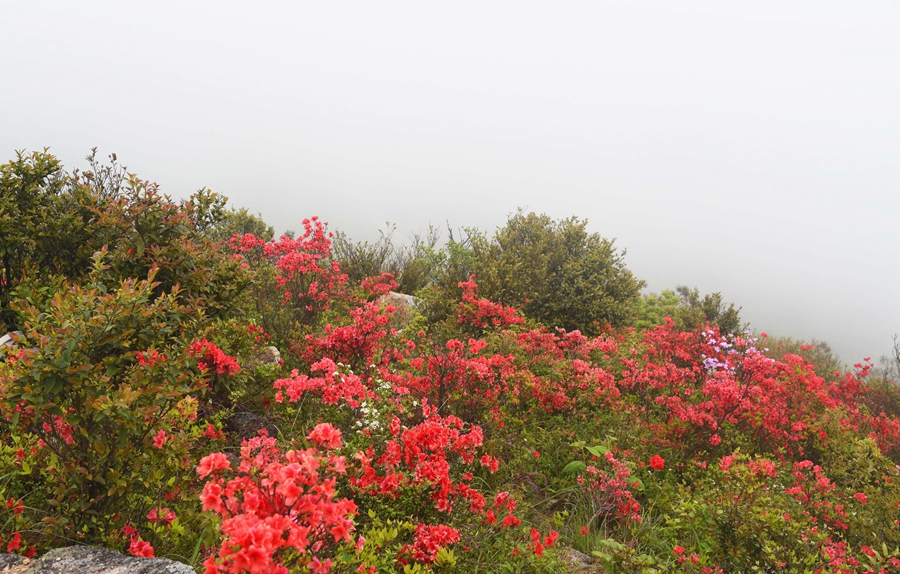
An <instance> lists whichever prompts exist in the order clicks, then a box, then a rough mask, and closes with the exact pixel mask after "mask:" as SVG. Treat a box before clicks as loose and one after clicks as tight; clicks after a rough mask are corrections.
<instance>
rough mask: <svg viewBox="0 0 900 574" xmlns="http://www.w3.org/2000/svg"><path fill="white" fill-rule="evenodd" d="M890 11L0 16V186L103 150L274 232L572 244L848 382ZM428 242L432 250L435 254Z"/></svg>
mask: <svg viewBox="0 0 900 574" xmlns="http://www.w3.org/2000/svg"><path fill="white" fill-rule="evenodd" d="M898 22H900V3H898V2H896V1H894V2H890V1H882V2H821V1H817V2H791V3H783V2H753V3H749V2H747V3H736V2H728V3H722V2H684V3H679V4H678V5H677V6H675V5H671V3H670V2H664V1H660V2H639V1H630V2H565V3H563V2H553V3H550V2H545V3H524V2H484V1H482V2H477V3H458V2H457V3H446V4H439V3H423V2H417V3H413V2H410V3H398V2H380V3H362V2H354V3H339V2H332V3H311V2H295V3H292V4H288V3H281V2H273V3H267V2H254V3H249V2H186V1H180V2H165V1H158V2H153V3H141V4H138V3H121V2H91V1H83V2H77V3H74V2H64V1H57V2H50V1H29V2H27V3H24V2H23V3H16V4H13V3H10V2H7V3H4V4H3V5H2V6H0V150H2V153H3V155H2V157H0V160H2V161H6V160H8V159H10V158H12V157H13V155H14V151H15V150H17V149H27V150H35V149H42V148H43V147H45V146H49V147H50V151H51V152H52V153H54V154H56V155H57V156H58V157H59V158H60V159H62V160H63V162H64V163H65V164H66V167H68V168H73V167H80V168H83V167H85V166H86V163H85V162H84V160H83V158H84V156H85V155H87V154H88V153H89V151H90V148H91V147H94V146H96V147H98V148H99V155H100V156H101V157H105V156H106V155H108V154H109V153H111V152H115V153H117V154H118V157H119V160H120V161H121V162H122V163H123V164H124V165H126V166H127V167H128V168H129V171H132V172H134V173H136V174H138V175H139V176H141V177H143V178H145V179H150V180H153V181H156V182H159V183H160V184H161V186H162V190H163V191H164V192H166V193H169V194H171V195H173V196H174V197H186V196H187V195H189V194H190V193H191V192H193V191H194V190H196V189H197V188H200V187H204V186H205V187H209V188H211V189H213V190H214V191H217V192H219V193H221V194H223V195H226V196H228V197H229V198H230V200H231V203H232V205H235V206H238V207H241V206H246V207H248V208H249V209H250V211H251V212H253V213H257V212H258V213H260V214H262V217H263V219H265V220H266V222H268V223H269V224H271V225H274V226H275V228H276V232H277V233H281V232H282V231H284V230H286V229H294V230H297V229H300V228H301V227H302V226H301V224H300V221H301V220H302V219H303V218H305V217H308V216H312V215H319V216H320V217H321V218H322V219H324V220H326V221H328V222H330V226H331V228H332V229H336V230H342V231H345V232H347V234H348V235H349V236H350V237H352V238H354V239H375V238H377V236H378V230H379V229H380V228H382V229H383V228H384V222H385V221H391V222H393V223H395V224H397V227H398V230H397V237H398V238H403V237H405V236H407V235H409V234H411V233H414V232H422V231H425V230H426V228H427V226H428V225H429V224H434V225H437V226H441V227H446V225H447V222H449V225H450V226H452V227H454V228H459V227H466V226H471V227H478V228H481V229H487V230H492V229H493V228H495V227H496V226H498V225H502V224H503V223H505V221H506V217H507V215H508V214H509V213H510V212H513V211H515V209H516V208H517V207H520V206H521V207H524V208H526V209H527V210H529V211H535V212H538V213H546V214H548V215H550V216H552V217H554V218H563V217H567V216H570V215H578V216H579V217H582V218H586V219H588V220H589V222H590V223H589V226H588V228H589V230H590V231H596V232H599V233H600V234H602V235H603V236H605V237H609V238H616V240H617V242H616V244H617V245H618V246H619V247H620V248H626V249H627V256H626V262H627V264H628V267H629V268H630V269H631V270H632V271H633V272H634V273H635V274H636V275H637V276H638V277H639V278H642V279H644V280H646V281H647V284H648V288H647V290H646V291H647V292H657V293H658V292H660V291H662V290H663V289H667V288H674V287H675V286H676V285H678V284H686V285H689V286H697V287H699V289H700V291H701V292H702V293H709V292H714V291H719V292H721V293H722V294H723V296H724V298H725V300H726V301H733V302H735V303H736V304H737V305H739V306H742V307H743V309H742V311H741V316H742V319H743V320H745V321H750V323H751V327H753V328H755V329H758V330H766V331H768V332H769V333H771V334H775V335H783V336H792V337H795V338H803V339H813V338H816V339H819V340H825V341H827V342H828V343H830V344H831V346H832V348H833V349H834V351H835V352H836V353H837V354H838V355H839V356H840V357H841V359H842V360H843V361H845V362H848V363H851V364H852V363H854V362H857V361H860V360H861V359H862V358H863V357H866V356H871V357H872V358H873V359H875V360H877V358H878V357H879V356H880V355H882V354H887V353H888V352H889V350H890V348H891V335H893V334H894V333H897V332H900V288H898V286H900V226H898V224H900V110H898V102H900V40H898V39H900V25H898ZM444 237H445V238H446V237H447V233H446V231H445V232H444Z"/></svg>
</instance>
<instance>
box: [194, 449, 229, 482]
mask: <svg viewBox="0 0 900 574" xmlns="http://www.w3.org/2000/svg"><path fill="white" fill-rule="evenodd" d="M226 468H231V463H230V462H228V457H227V456H225V455H224V454H223V453H221V452H214V453H212V454H210V455H208V456H204V457H203V458H201V459H200V464H198V465H197V474H199V475H200V478H206V477H207V476H209V475H210V474H211V473H213V472H216V471H217V470H224V469H226Z"/></svg>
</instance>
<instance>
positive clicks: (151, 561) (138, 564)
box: [0, 546, 196, 574]
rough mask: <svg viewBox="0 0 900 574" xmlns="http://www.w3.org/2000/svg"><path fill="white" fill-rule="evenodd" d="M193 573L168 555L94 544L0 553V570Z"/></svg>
mask: <svg viewBox="0 0 900 574" xmlns="http://www.w3.org/2000/svg"><path fill="white" fill-rule="evenodd" d="M75 573H78V574H196V573H195V572H194V569H193V568H191V567H190V566H188V565H187V564H182V563H181V562H175V561H173V560H169V559H168V558H135V557H133V556H126V555H124V554H121V553H119V552H116V551H114V550H107V549H106V548H97V547H96V546H70V547H68V548H57V549H56V550H51V551H50V552H47V553H46V554H44V555H43V556H41V557H40V558H32V559H28V558H23V557H22V556H17V555H15V554H0V574H75Z"/></svg>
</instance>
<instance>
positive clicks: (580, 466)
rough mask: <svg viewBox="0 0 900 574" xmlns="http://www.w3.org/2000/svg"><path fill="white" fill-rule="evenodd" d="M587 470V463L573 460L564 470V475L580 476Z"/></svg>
mask: <svg viewBox="0 0 900 574" xmlns="http://www.w3.org/2000/svg"><path fill="white" fill-rule="evenodd" d="M586 468H587V465H586V464H585V463H583V462H581V461H580V460H573V461H572V462H570V463H569V464H567V465H566V466H565V467H564V468H563V469H562V473H563V474H564V475H570V474H578V473H580V472H582V471H584V469H586Z"/></svg>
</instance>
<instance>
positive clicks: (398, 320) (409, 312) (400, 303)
mask: <svg viewBox="0 0 900 574" xmlns="http://www.w3.org/2000/svg"><path fill="white" fill-rule="evenodd" d="M421 302H422V300H421V299H419V298H418V297H415V296H413V295H406V294H405V293H397V292H396V291H388V293H387V294H386V295H382V296H381V297H379V298H378V304H379V305H381V306H382V307H386V306H388V305H392V306H393V307H394V308H395V309H396V311H394V316H393V317H392V318H391V326H392V327H394V328H396V329H400V330H402V329H404V328H405V327H406V326H407V325H409V322H410V321H412V319H413V318H414V317H415V316H416V315H418V314H419V305H420V304H421Z"/></svg>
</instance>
